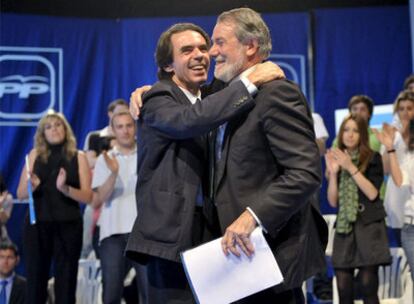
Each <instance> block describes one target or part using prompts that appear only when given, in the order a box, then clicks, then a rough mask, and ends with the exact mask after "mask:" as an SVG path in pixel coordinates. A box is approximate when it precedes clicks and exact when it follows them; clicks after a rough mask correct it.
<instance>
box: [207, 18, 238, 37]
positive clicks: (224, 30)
mask: <svg viewBox="0 0 414 304" xmlns="http://www.w3.org/2000/svg"><path fill="white" fill-rule="evenodd" d="M234 28H235V24H234V22H231V21H221V22H217V24H216V25H215V27H214V29H213V35H212V38H213V39H220V38H223V36H227V37H229V36H235V35H234Z"/></svg>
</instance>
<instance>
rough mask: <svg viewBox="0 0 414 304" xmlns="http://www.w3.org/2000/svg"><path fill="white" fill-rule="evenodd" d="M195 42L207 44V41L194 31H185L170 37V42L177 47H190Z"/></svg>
mask: <svg viewBox="0 0 414 304" xmlns="http://www.w3.org/2000/svg"><path fill="white" fill-rule="evenodd" d="M196 41H197V43H201V44H207V41H206V39H205V38H204V37H203V35H201V33H199V32H197V31H194V30H185V31H182V32H178V33H174V34H172V35H171V42H172V44H173V45H175V46H177V47H181V46H183V45H192V44H193V43H194V42H196Z"/></svg>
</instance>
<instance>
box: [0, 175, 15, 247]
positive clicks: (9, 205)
mask: <svg viewBox="0 0 414 304" xmlns="http://www.w3.org/2000/svg"><path fill="white" fill-rule="evenodd" d="M12 209H13V197H12V195H11V194H10V193H9V191H8V190H7V186H6V183H5V181H4V179H3V176H2V175H1V174H0V242H5V241H8V240H9V235H8V233H7V228H6V223H7V221H8V220H9V218H10V215H11V212H12Z"/></svg>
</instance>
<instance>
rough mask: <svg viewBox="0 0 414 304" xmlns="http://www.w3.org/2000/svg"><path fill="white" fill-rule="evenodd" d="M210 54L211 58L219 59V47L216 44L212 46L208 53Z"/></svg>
mask: <svg viewBox="0 0 414 304" xmlns="http://www.w3.org/2000/svg"><path fill="white" fill-rule="evenodd" d="M208 54H209V55H210V56H211V57H217V56H218V53H217V47H216V46H215V45H214V44H213V45H212V46H211V48H210V50H209V51H208Z"/></svg>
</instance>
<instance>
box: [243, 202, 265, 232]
mask: <svg viewBox="0 0 414 304" xmlns="http://www.w3.org/2000/svg"><path fill="white" fill-rule="evenodd" d="M246 210H247V211H249V212H250V214H251V215H252V216H253V218H254V219H255V220H256V222H257V224H258V225H259V226H260V228H262V230H263V231H264V232H266V233H267V230H266V228H265V227H264V226H263V225H262V222H261V221H260V220H259V218H258V217H257V215H256V213H254V211H253V210H252V209H251V208H250V207H247V208H246Z"/></svg>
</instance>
